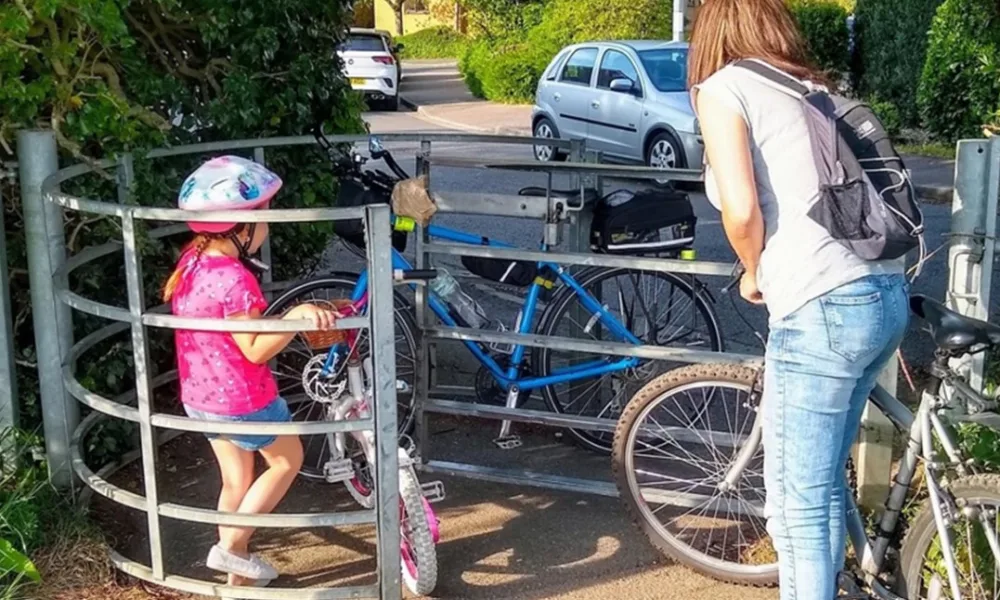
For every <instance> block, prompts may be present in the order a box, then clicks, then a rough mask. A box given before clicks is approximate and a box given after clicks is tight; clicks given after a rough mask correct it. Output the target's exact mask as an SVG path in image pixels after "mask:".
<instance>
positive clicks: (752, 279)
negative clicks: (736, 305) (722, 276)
mask: <svg viewBox="0 0 1000 600" xmlns="http://www.w3.org/2000/svg"><path fill="white" fill-rule="evenodd" d="M740 296H743V299H744V300H746V301H747V302H749V303H750V304H764V295H763V294H761V293H760V288H759V287H757V276H756V275H754V274H752V273H750V271H745V272H744V273H743V276H742V277H740Z"/></svg>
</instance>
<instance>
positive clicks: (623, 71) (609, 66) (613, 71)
mask: <svg viewBox="0 0 1000 600" xmlns="http://www.w3.org/2000/svg"><path fill="white" fill-rule="evenodd" d="M615 79H628V80H629V81H631V82H632V84H633V85H637V84H638V83H639V72H638V71H636V69H635V65H633V64H632V61H631V60H630V59H629V57H627V56H625V55H624V54H622V53H621V52H619V51H617V50H608V51H607V52H605V53H604V57H603V58H601V69H600V71H598V72H597V87H599V88H604V89H606V90H607V89H611V82H612V81H614V80H615Z"/></svg>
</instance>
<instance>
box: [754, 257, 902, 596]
mask: <svg viewBox="0 0 1000 600" xmlns="http://www.w3.org/2000/svg"><path fill="white" fill-rule="evenodd" d="M908 317H909V301H908V286H907V283H906V280H905V279H904V277H903V276H902V275H873V276H869V277H864V278H862V279H859V280H857V281H853V282H851V283H847V284H845V285H842V286H840V287H839V288H837V289H835V290H833V291H831V292H829V293H827V294H825V295H823V296H821V297H819V298H816V299H815V300H812V301H810V302H809V303H808V304H806V305H805V306H803V307H802V308H800V309H799V310H797V311H796V312H794V313H792V314H791V315H789V316H788V317H786V318H784V319H782V320H781V321H778V322H777V323H774V324H772V325H771V330H770V335H769V337H768V341H767V353H766V357H765V363H766V364H765V368H764V397H763V400H762V410H763V426H764V484H765V486H766V488H767V502H766V505H765V510H764V513H765V516H766V517H767V519H768V521H767V530H768V533H769V534H770V535H771V539H772V540H773V541H774V546H775V549H776V550H777V552H778V567H779V575H780V581H781V599H782V600H832V598H833V597H834V596H835V595H836V576H837V573H838V571H840V570H841V569H842V568H843V565H844V552H845V545H846V538H847V530H846V519H845V517H846V507H845V498H844V489H845V485H846V476H845V466H846V463H847V457H848V453H849V452H850V450H851V445H852V444H853V443H854V438H855V436H856V435H857V431H858V427H859V426H860V424H861V413H862V411H863V409H864V407H865V403H866V401H867V399H868V395H869V393H870V392H871V390H872V388H873V387H874V386H875V380H876V378H877V377H878V374H879V372H880V371H881V370H882V369H883V367H885V365H886V363H887V362H888V361H889V359H890V358H891V357H892V355H893V353H894V352H895V351H896V349H897V348H898V347H899V343H900V342H901V341H902V339H903V333H904V331H905V329H906V324H907V320H908Z"/></svg>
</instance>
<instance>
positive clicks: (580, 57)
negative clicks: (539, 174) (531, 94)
mask: <svg viewBox="0 0 1000 600" xmlns="http://www.w3.org/2000/svg"><path fill="white" fill-rule="evenodd" d="M687 57H688V45H687V44H686V43H683V42H662V41H653V40H647V41H637V42H593V43H584V44H575V45H573V46H568V47H566V48H564V49H563V50H562V51H561V52H560V53H559V54H557V55H556V57H555V58H554V59H553V60H552V62H551V63H550V64H549V66H548V68H546V70H545V72H544V74H543V75H542V79H541V81H540V82H539V83H538V91H537V92H536V95H535V107H534V110H533V111H532V126H531V128H532V131H533V132H534V135H535V136H536V137H540V138H562V139H585V140H587V148H588V149H589V150H599V151H601V152H603V153H604V156H606V157H607V158H610V159H613V160H615V159H616V160H620V161H628V162H642V163H644V164H646V165H648V166H651V167H658V168H693V169H701V168H702V156H703V154H704V144H703V142H702V138H701V132H700V130H699V128H698V119H696V118H695V115H694V109H693V108H692V106H691V99H690V96H689V94H688V90H687ZM535 158H537V159H538V160H541V161H551V160H560V159H563V158H565V157H564V156H563V155H562V154H561V153H560V152H558V151H556V150H554V149H553V148H552V147H550V146H536V147H535Z"/></svg>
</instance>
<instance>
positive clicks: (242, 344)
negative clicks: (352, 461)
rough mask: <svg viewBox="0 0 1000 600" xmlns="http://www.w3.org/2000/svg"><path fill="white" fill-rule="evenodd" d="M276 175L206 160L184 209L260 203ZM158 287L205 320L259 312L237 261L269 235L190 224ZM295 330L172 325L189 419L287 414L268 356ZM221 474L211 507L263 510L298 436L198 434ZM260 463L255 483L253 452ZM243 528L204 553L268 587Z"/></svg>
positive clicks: (293, 456) (176, 310) (305, 312)
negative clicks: (175, 327)
mask: <svg viewBox="0 0 1000 600" xmlns="http://www.w3.org/2000/svg"><path fill="white" fill-rule="evenodd" d="M280 188H281V179H280V178H278V176H277V175H275V174H274V173H272V172H270V171H269V170H267V169H266V168H264V167H263V166H261V165H259V164H257V163H255V162H252V161H249V160H246V159H243V158H240V157H235V156H223V157H219V158H214V159H212V160H209V161H208V162H206V163H205V164H203V165H202V166H201V167H199V168H198V169H197V170H196V171H195V172H194V173H192V174H191V175H190V176H189V177H188V178H187V179H186V180H185V181H184V185H183V186H182V187H181V191H180V196H179V198H178V205H179V207H180V208H181V209H182V210H191V211H211V210H251V209H254V208H258V207H267V205H268V203H269V202H270V200H271V198H273V197H274V195H275V194H276V193H277V192H278V190H279V189H280ZM188 225H189V227H190V228H191V229H192V230H193V231H194V232H195V234H196V235H195V238H194V239H193V240H192V241H191V243H190V244H188V246H187V247H186V248H185V249H184V252H183V253H182V254H181V258H180V260H179V261H178V263H177V267H176V269H175V270H174V272H173V274H172V275H171V276H170V279H169V280H168V281H167V283H166V285H165V286H164V290H163V299H164V301H165V302H171V305H172V308H173V314H175V315H178V316H183V317H200V318H212V319H259V318H261V313H262V311H264V309H266V308H267V303H266V302H265V300H264V296H263V294H262V293H261V289H260V286H259V285H258V283H257V279H256V278H255V277H254V275H253V274H252V273H251V272H250V271H249V270H248V269H247V267H246V266H244V263H250V264H251V265H254V264H257V265H259V263H256V262H255V259H253V258H251V256H252V255H253V254H255V253H256V252H257V251H258V250H259V249H260V247H261V245H262V244H263V243H264V240H265V239H266V238H267V233H268V227H267V224H266V223H249V224H239V223H197V222H191V223H189V224H188ZM336 316H337V315H336V314H335V313H333V312H331V311H328V310H324V309H322V308H319V307H317V306H313V305H300V306H297V307H296V308H294V309H292V310H291V311H289V312H288V313H287V314H285V316H284V318H285V319H309V320H312V321H313V323H314V324H315V325H316V326H317V327H318V328H321V329H329V328H330V327H332V326H333V323H334V320H335V319H336ZM294 336H295V334H294V333H228V332H222V331H216V332H213V331H189V330H177V332H176V334H175V340H176V347H177V363H178V375H179V379H180V390H181V402H182V403H183V404H184V410H185V412H187V414H188V416H189V417H191V418H193V419H199V420H205V421H222V422H275V421H290V420H291V414H290V413H289V410H288V405H287V404H286V403H285V400H284V399H282V398H280V397H278V389H277V385H276V383H275V380H274V376H273V374H272V373H271V371H270V369H269V368H268V367H267V362H268V361H269V360H270V359H271V358H273V357H274V356H275V355H276V354H278V352H280V351H281V350H282V349H283V348H284V347H285V346H287V345H288V343H289V342H290V341H291V340H292V339H293V338H294ZM206 437H208V439H209V441H210V443H211V446H212V451H213V452H214V453H215V457H216V459H217V460H218V462H219V469H220V471H221V473H222V493H221V494H220V495H219V503H218V509H219V510H220V511H224V512H236V513H268V512H270V511H272V510H273V509H274V507H275V506H277V504H278V502H280V501H281V499H282V498H283V497H284V495H285V493H286V492H287V491H288V488H289V487H290V486H291V484H292V482H293V480H294V479H295V475H296V474H297V473H298V471H299V468H300V467H301V466H302V443H301V442H300V441H299V438H298V437H297V436H293V435H287V436H273V435H216V434H206ZM255 452H260V454H261V456H263V457H264V460H265V461H266V462H267V466H268V469H267V470H266V471H265V472H264V473H263V474H262V475H261V476H260V477H259V478H257V479H256V480H254V453H255ZM253 531H254V530H253V528H250V527H225V526H220V527H219V543H218V544H216V545H215V546H213V547H212V549H211V551H210V552H209V554H208V560H207V565H208V567H209V568H211V569H215V570H217V571H222V572H225V573H228V574H229V584H230V585H247V584H261V583H263V584H266V583H267V582H269V581H270V580H272V579H274V578H276V577H277V576H278V573H277V571H276V570H275V569H274V567H273V566H271V565H269V564H267V563H266V562H265V561H263V560H262V559H261V558H259V557H257V556H254V555H251V554H250V553H249V551H248V544H249V541H250V536H251V535H252V534H253Z"/></svg>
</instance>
